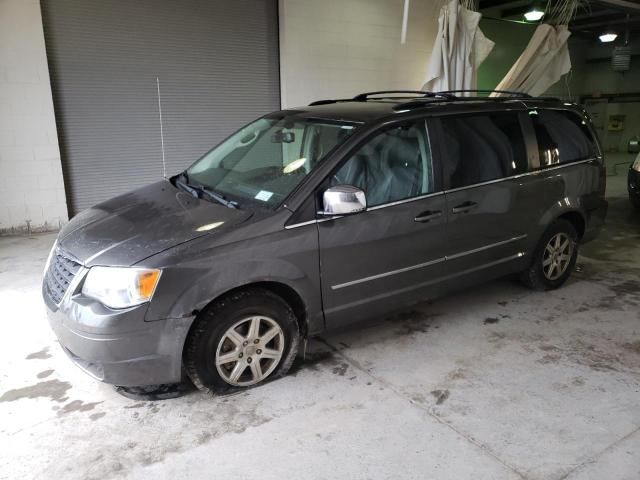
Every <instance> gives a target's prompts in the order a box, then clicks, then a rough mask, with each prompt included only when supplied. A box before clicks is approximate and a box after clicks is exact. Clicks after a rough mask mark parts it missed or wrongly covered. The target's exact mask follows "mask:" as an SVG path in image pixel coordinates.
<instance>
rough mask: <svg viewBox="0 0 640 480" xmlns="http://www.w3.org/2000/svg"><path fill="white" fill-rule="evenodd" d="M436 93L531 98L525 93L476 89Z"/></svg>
mask: <svg viewBox="0 0 640 480" xmlns="http://www.w3.org/2000/svg"><path fill="white" fill-rule="evenodd" d="M438 93H500V94H503V95H513V96H514V97H522V98H533V97H532V96H531V95H529V94H528V93H526V92H515V91H512V90H476V89H467V90H445V91H443V92H438Z"/></svg>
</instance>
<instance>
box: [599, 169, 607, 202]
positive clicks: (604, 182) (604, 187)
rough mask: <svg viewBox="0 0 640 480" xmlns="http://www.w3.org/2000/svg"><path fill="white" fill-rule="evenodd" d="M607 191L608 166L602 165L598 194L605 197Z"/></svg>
mask: <svg viewBox="0 0 640 480" xmlns="http://www.w3.org/2000/svg"><path fill="white" fill-rule="evenodd" d="M606 192H607V167H606V166H605V165H602V168H600V184H599V185H598V195H600V196H601V197H602V198H604V195H605V193H606Z"/></svg>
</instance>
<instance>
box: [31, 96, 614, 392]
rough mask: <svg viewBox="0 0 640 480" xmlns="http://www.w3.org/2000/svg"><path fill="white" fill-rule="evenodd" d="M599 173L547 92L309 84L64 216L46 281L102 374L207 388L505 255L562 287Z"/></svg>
mask: <svg viewBox="0 0 640 480" xmlns="http://www.w3.org/2000/svg"><path fill="white" fill-rule="evenodd" d="M394 95H395V96H396V97H394ZM398 95H399V96H401V97H402V98H397V96H398ZM605 180H606V177H605V173H604V167H603V162H602V155H601V150H600V147H599V145H598V142H597V139H596V138H595V136H594V134H593V130H592V128H591V126H590V122H589V119H588V117H587V116H586V114H585V113H584V112H583V111H581V110H580V109H578V108H577V107H575V106H572V105H568V104H565V103H562V102H560V101H557V100H545V99H533V98H530V97H527V96H523V95H520V94H516V95H510V96H506V97H499V98H497V99H484V98H475V97H474V98H469V97H458V96H456V95H455V94H454V93H451V92H443V93H438V94H433V93H425V92H375V93H373V94H362V95H358V96H357V97H355V98H354V99H352V100H328V101H321V102H316V103H315V104H312V105H311V106H309V107H305V108H301V109H296V110H285V111H282V112H276V113H274V114H270V115H267V116H265V117H264V118H262V119H260V120H258V121H256V122H254V123H252V124H250V125H248V126H247V127H245V128H243V129H242V130H241V131H239V132H237V133H236V134H234V135H232V136H231V137H230V138H229V139H227V140H226V141H225V142H223V143H222V144H220V145H219V146H218V147H216V148H215V149H213V150H212V151H211V152H209V153H208V154H206V155H205V156H204V157H203V158H202V159H200V160H199V161H198V162H196V163H195V164H194V165H193V166H192V167H190V168H189V169H187V170H186V171H185V172H183V173H181V174H180V175H177V176H176V177H173V178H172V179H171V180H170V181H169V180H167V181H162V182H158V183H155V184H152V185H149V186H147V187H145V188H142V189H140V190H137V191H134V192H132V193H129V194H127V195H123V196H121V197H117V198H115V199H112V200H110V201H108V202H105V203H103V204H100V205H97V206H96V207H94V208H92V209H90V210H88V211H86V212H84V213H83V214H81V215H79V216H78V217H76V218H74V219H73V220H72V221H71V222H70V223H69V224H68V225H67V226H66V227H65V228H64V229H63V230H62V232H61V233H60V236H59V239H58V243H57V245H56V246H54V249H53V250H52V256H51V260H50V266H49V267H48V270H47V273H46V275H45V280H44V284H43V293H44V298H45V302H46V303H47V306H48V311H49V316H50V320H51V325H52V327H53V329H54V331H55V332H56V334H57V336H58V338H59V340H60V344H61V345H63V347H64V348H65V349H66V350H67V352H68V353H69V355H70V356H71V357H72V358H73V359H74V361H75V362H76V363H77V364H78V365H80V366H81V367H82V368H84V369H85V370H86V371H87V372H89V373H90V374H92V375H93V376H94V377H96V378H98V379H100V380H102V381H105V382H108V383H114V384H119V385H143V384H155V383H169V382H177V381H179V380H180V378H181V372H182V368H183V367H184V369H185V370H186V372H187V374H188V375H189V377H190V378H191V379H192V380H193V382H194V383H195V384H196V385H197V386H198V387H200V388H202V389H210V390H214V391H218V392H221V391H225V390H228V389H230V388H238V387H246V386H250V385H254V384H257V383H259V382H261V381H263V380H265V379H267V378H275V377H278V376H280V375H283V374H285V373H286V371H287V369H288V368H289V366H290V365H291V362H292V360H293V358H294V357H295V355H296V353H297V350H298V345H299V339H300V338H301V337H306V336H309V335H315V334H318V333H320V332H322V331H324V330H326V329H331V328H335V327H339V326H343V325H346V324H348V323H353V322H357V321H362V320H365V319H367V318H370V317H373V316H379V315H382V314H385V313H387V312H391V311H393V310H396V309H398V308H402V307H405V306H407V305H409V304H411V303H416V302H420V301H423V300H426V299H429V298H434V297H436V296H439V295H443V294H445V293H446V292H449V291H451V290H454V289H460V288H463V287H465V286H468V285H472V284H474V283H477V282H481V281H486V280H488V279H491V278H495V277H498V276H502V275H506V274H509V273H514V272H520V274H521V278H522V280H523V282H524V283H525V284H527V285H529V286H530V287H533V288H537V289H541V290H542V289H551V288H557V287H559V286H560V285H562V283H564V281H565V280H566V279H567V278H568V276H569V275H570V273H571V271H572V268H573V265H574V264H575V261H576V257H577V251H578V244H579V243H580V242H585V241H588V240H590V239H592V238H593V237H594V236H595V235H596V234H597V232H598V230H599V229H600V227H601V226H602V224H603V222H604V217H605V214H606V209H607V203H606V201H605V200H604V198H603V196H604V189H605Z"/></svg>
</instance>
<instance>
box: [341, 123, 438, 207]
mask: <svg viewBox="0 0 640 480" xmlns="http://www.w3.org/2000/svg"><path fill="white" fill-rule="evenodd" d="M425 132H426V131H425V127H424V123H423V122H419V123H411V124H407V125H402V126H399V127H394V128H391V129H388V130H385V131H383V132H381V133H379V134H377V135H375V136H374V137H373V138H372V139H370V140H369V141H367V143H365V144H364V145H363V146H362V147H360V148H359V149H358V150H357V151H356V153H354V154H353V155H352V156H351V157H350V158H349V159H348V160H347V161H346V163H344V164H343V165H342V166H341V167H340V168H339V169H338V171H337V172H336V173H335V174H334V175H333V177H332V179H331V184H332V185H353V186H355V187H358V188H360V189H362V190H363V191H364V192H365V193H366V195H367V204H368V205H369V206H375V205H382V204H385V203H390V202H395V201H398V200H404V199H407V198H411V197H415V196H419V195H424V194H426V193H430V192H432V191H433V172H432V168H431V154H430V150H429V144H428V142H427V138H426V133H425Z"/></svg>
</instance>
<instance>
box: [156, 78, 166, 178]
mask: <svg viewBox="0 0 640 480" xmlns="http://www.w3.org/2000/svg"><path fill="white" fill-rule="evenodd" d="M156 86H157V87H158V114H159V115H160V144H161V146H162V176H163V177H164V178H167V164H166V163H165V160H164V128H163V126H162V98H161V97H160V78H158V77H156Z"/></svg>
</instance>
